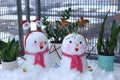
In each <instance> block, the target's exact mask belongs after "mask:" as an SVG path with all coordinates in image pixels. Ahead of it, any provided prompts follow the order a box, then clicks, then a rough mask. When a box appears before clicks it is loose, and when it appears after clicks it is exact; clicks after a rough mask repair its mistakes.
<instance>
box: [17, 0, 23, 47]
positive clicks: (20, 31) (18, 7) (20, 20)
mask: <svg viewBox="0 0 120 80" xmlns="http://www.w3.org/2000/svg"><path fill="white" fill-rule="evenodd" d="M16 2H17V16H18V28H19V31H18V32H19V44H20V48H21V49H24V45H23V28H22V27H21V26H20V24H21V22H22V8H21V0H17V1H16Z"/></svg>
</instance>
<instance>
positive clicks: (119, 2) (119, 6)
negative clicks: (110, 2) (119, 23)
mask: <svg viewBox="0 0 120 80" xmlns="http://www.w3.org/2000/svg"><path fill="white" fill-rule="evenodd" d="M118 11H120V0H118Z"/></svg>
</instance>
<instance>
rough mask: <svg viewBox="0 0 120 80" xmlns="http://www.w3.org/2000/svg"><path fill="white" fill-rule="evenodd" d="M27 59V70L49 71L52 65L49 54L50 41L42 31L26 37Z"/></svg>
mask: <svg viewBox="0 0 120 80" xmlns="http://www.w3.org/2000/svg"><path fill="white" fill-rule="evenodd" d="M24 47H25V58H26V61H25V62H26V63H25V64H26V66H27V68H30V69H33V68H36V67H38V68H42V69H48V68H49V67H51V65H52V59H51V56H50V54H49V48H48V39H47V37H46V36H45V35H44V34H43V33H42V32H40V31H38V30H36V31H32V32H30V33H29V34H28V35H27V36H26V37H25V42H24Z"/></svg>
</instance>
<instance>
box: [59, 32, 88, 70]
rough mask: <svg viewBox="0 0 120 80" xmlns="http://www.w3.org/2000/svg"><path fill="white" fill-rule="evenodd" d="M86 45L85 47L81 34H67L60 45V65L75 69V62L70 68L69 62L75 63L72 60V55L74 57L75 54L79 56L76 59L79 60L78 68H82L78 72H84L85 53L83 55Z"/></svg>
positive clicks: (85, 68)
mask: <svg viewBox="0 0 120 80" xmlns="http://www.w3.org/2000/svg"><path fill="white" fill-rule="evenodd" d="M86 47H87V44H86V41H85V39H84V37H83V36H82V35H80V34H69V35H67V36H66V37H65V38H64V40H63V42H62V46H61V50H62V60H61V66H62V67H63V68H65V69H68V70H77V68H76V67H75V66H74V65H76V64H74V65H73V66H72V67H73V68H72V67H71V65H72V64H71V63H72V62H73V63H75V62H74V60H73V57H74V58H75V57H76V56H79V57H78V58H77V59H78V62H80V61H81V62H80V68H81V69H82V70H81V71H80V72H85V71H86V70H87V66H88V63H87V59H86V55H85V51H86ZM75 59H76V58H75ZM76 66H78V65H76ZM77 71H79V70H77Z"/></svg>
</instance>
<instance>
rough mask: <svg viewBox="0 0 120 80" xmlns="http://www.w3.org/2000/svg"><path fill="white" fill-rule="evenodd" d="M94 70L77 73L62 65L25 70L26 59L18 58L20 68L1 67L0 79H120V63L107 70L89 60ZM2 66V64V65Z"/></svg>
mask: <svg viewBox="0 0 120 80" xmlns="http://www.w3.org/2000/svg"><path fill="white" fill-rule="evenodd" d="M87 61H88V63H89V65H90V66H91V67H92V69H93V71H92V72H90V71H87V72H85V73H81V74H80V73H77V72H75V71H71V70H65V69H64V68H62V67H61V66H59V67H57V66H56V67H55V66H53V67H51V68H50V69H49V70H39V69H32V70H27V71H26V72H23V71H22V69H23V68H24V67H23V65H22V64H23V63H24V60H23V59H18V62H19V68H17V69H15V70H14V71H10V70H3V69H0V80H10V79H12V80H107V79H108V80H120V77H119V76H120V74H119V71H120V64H117V63H115V64H114V65H115V66H114V71H111V72H107V71H105V70H101V69H100V68H99V67H98V65H97V61H94V60H87ZM0 68H2V67H1V65H0Z"/></svg>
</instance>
